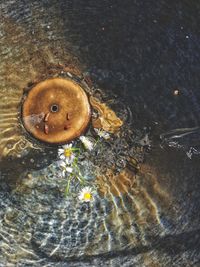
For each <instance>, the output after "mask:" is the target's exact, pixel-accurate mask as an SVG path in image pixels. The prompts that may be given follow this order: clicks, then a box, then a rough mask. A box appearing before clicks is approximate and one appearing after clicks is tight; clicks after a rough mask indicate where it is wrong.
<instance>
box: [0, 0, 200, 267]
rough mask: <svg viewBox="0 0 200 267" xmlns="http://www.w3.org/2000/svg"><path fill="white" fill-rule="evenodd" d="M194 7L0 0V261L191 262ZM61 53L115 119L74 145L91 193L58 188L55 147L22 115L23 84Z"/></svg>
mask: <svg viewBox="0 0 200 267" xmlns="http://www.w3.org/2000/svg"><path fill="white" fill-rule="evenodd" d="M199 10H200V6H199V5H198V4H196V3H194V2H191V3H186V1H180V2H179V1H178V2H176V3H173V4H172V5H171V6H169V5H168V4H167V3H166V1H160V2H159V3H155V2H154V3H153V1H150V2H148V3H142V2H141V1H136V0H134V1H127V3H126V4H124V3H123V2H120V1H100V2H96V1H95V2H94V1H89V2H88V3H87V5H86V4H85V3H84V2H82V1H74V2H72V1H59V2H58V1H32V2H31V3H26V2H24V1H6V2H4V1H2V2H1V9H0V16H1V22H2V23H1V25H0V42H1V46H0V59H1V61H0V62H1V63H0V114H1V115H0V130H1V131H0V158H1V161H0V170H1V173H0V174H1V183H0V188H1V190H0V199H1V201H0V205H1V209H0V224H1V226H0V242H1V246H0V252H1V253H0V266H119V265H120V266H142V267H143V266H170V267H171V266H198V265H199V259H200V252H199V247H200V244H199V234H200V231H199V219H200V213H199V205H200V203H199V189H200V183H199V179H198V176H199V155H198V152H199V137H198V128H197V127H199V123H200V122H199V120H200V119H199V99H200V95H199V90H198V85H199V79H198V67H199V52H200V51H199V29H198V23H197V19H198V13H199ZM64 65H65V67H67V69H65V72H67V71H69V72H70V73H71V72H73V73H74V75H75V76H76V77H79V79H80V80H82V79H83V78H84V77H91V80H92V85H91V84H90V86H89V87H90V88H93V89H91V94H92V95H95V96H96V97H98V98H99V99H100V100H101V101H102V102H104V103H106V104H107V105H109V106H110V107H111V108H112V109H113V110H114V111H115V112H116V114H117V115H118V116H119V117H120V118H121V119H122V120H123V121H124V125H123V127H122V129H121V131H120V133H119V134H118V136H114V135H113V136H112V138H111V139H110V140H108V141H106V140H102V141H101V142H100V143H99V144H98V146H97V147H96V148H95V150H94V151H93V152H91V153H88V152H87V151H84V150H82V153H81V158H80V161H79V165H80V166H79V167H80V168H81V170H82V172H83V173H84V175H85V176H87V177H88V179H89V180H90V184H92V185H94V186H96V187H97V188H98V190H97V192H96V195H95V200H94V202H93V203H92V204H86V203H84V204H82V203H80V201H79V200H78V198H77V194H78V192H79V190H80V187H81V186H80V184H79V183H77V181H73V182H72V189H73V190H72V191H73V194H72V195H70V196H68V197H65V196H64V189H65V186H66V180H65V179H60V178H59V177H58V169H57V165H56V162H57V160H58V158H57V147H49V146H46V145H43V144H40V143H38V142H37V141H35V140H33V139H32V138H30V137H29V136H28V134H27V133H26V131H25V130H24V129H23V127H22V124H21V121H20V104H21V98H22V95H23V89H24V88H27V87H29V86H30V83H34V82H37V81H39V80H42V79H45V78H48V77H50V76H51V75H54V74H56V75H63V74H62V71H63V66H64ZM84 79H86V78H84ZM175 90H178V91H179V94H178V95H176V94H175V93H174V91H175ZM87 134H88V135H90V136H91V137H92V138H93V139H95V138H96V135H95V133H94V132H93V131H92V127H90V128H89V131H88V133H87ZM172 144H173V146H172ZM76 146H78V147H81V144H80V142H77V143H76ZM191 148H193V149H195V151H197V152H196V153H195V151H190V149H191ZM189 152H190V153H189ZM188 153H189V154H188ZM191 153H192V155H191ZM188 155H189V156H188ZM130 157H131V158H132V163H131V162H130ZM137 163H138V165H137Z"/></svg>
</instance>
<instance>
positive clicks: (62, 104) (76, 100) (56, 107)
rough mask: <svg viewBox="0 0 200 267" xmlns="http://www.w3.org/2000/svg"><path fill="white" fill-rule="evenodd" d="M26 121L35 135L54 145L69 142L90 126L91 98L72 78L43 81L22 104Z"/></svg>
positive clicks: (27, 128)
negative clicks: (89, 98) (89, 99)
mask: <svg viewBox="0 0 200 267" xmlns="http://www.w3.org/2000/svg"><path fill="white" fill-rule="evenodd" d="M22 120H23V123H24V127H25V128H26V130H27V131H28V132H29V133H31V134H32V135H33V136H34V137H35V138H37V139H39V140H41V141H44V142H48V143H52V144H61V143H67V142H69V141H71V140H73V139H75V138H76V137H78V136H80V135H81V134H82V133H83V132H84V130H85V129H86V127H87V126H88V123H89V121H90V105H89V101H88V97H87V95H86V93H85V91H84V90H83V89H82V88H81V87H80V85H79V84H78V83H76V82H74V81H72V80H69V79H62V78H52V79H48V80H45V81H42V82H40V83H38V84H37V85H36V86H35V87H33V88H32V89H31V90H30V91H29V93H28V95H27V97H26V99H25V101H24V103H23V106H22Z"/></svg>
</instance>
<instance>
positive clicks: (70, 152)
mask: <svg viewBox="0 0 200 267" xmlns="http://www.w3.org/2000/svg"><path fill="white" fill-rule="evenodd" d="M64 155H65V157H67V158H70V157H71V155H72V150H71V149H70V148H66V149H65V151H64Z"/></svg>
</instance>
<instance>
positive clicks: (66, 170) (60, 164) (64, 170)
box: [57, 160, 73, 177]
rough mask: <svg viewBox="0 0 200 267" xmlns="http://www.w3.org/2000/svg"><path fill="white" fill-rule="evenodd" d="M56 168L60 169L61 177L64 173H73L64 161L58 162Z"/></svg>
mask: <svg viewBox="0 0 200 267" xmlns="http://www.w3.org/2000/svg"><path fill="white" fill-rule="evenodd" d="M57 164H58V167H59V168H61V169H62V171H61V175H60V176H61V177H63V176H65V175H66V173H72V172H73V168H72V167H70V166H68V165H67V164H66V162H65V160H60V161H58V163H57Z"/></svg>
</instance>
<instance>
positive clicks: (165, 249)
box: [32, 229, 200, 262]
mask: <svg viewBox="0 0 200 267" xmlns="http://www.w3.org/2000/svg"><path fill="white" fill-rule="evenodd" d="M150 238H151V237H150ZM153 239H155V237H153ZM32 245H33V248H34V249H35V252H36V253H38V255H40V256H41V257H43V258H45V257H48V256H47V255H45V254H44V253H41V251H40V250H38V248H37V247H34V244H32ZM196 249H197V250H198V251H199V252H200V229H196V230H193V231H189V232H183V233H180V234H177V235H166V236H165V237H163V238H158V239H157V240H156V241H153V242H152V243H151V245H149V246H136V247H134V248H133V249H128V248H127V249H126V250H122V251H114V252H112V253H104V254H98V255H96V256H88V257H87V256H84V257H80V258H77V257H71V258H68V259H67V260H66V262H80V261H81V262H88V261H89V262H90V261H91V260H93V259H95V258H103V259H104V260H108V259H112V258H115V257H125V256H129V255H130V256H136V255H137V254H142V253H146V252H150V251H152V250H158V251H161V252H162V253H167V254H169V255H171V256H172V255H173V256H174V255H176V254H179V253H180V252H186V251H192V250H196ZM49 260H50V261H53V262H54V261H55V262H59V258H58V259H57V258H56V257H51V258H50V259H49Z"/></svg>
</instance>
